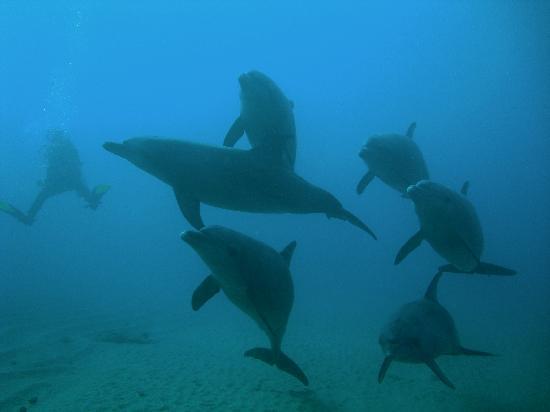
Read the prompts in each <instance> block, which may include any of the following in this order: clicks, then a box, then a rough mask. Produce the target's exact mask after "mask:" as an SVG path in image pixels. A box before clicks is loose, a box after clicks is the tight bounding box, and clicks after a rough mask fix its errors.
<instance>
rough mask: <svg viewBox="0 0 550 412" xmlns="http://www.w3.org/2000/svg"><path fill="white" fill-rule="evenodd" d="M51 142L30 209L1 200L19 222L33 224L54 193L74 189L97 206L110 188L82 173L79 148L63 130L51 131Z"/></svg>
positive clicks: (0, 207)
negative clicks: (92, 183) (94, 183)
mask: <svg viewBox="0 0 550 412" xmlns="http://www.w3.org/2000/svg"><path fill="white" fill-rule="evenodd" d="M48 138H49V142H48V145H47V146H46V151H45V154H46V162H47V171H46V178H45V179H44V181H42V182H40V186H41V190H40V192H39V193H38V195H37V196H36V198H35V200H34V202H33V203H32V205H31V207H30V208H29V210H28V211H27V213H23V212H22V211H20V210H19V209H17V208H16V207H15V206H13V205H11V204H10V203H8V202H3V201H0V210H1V211H3V212H5V213H7V214H9V215H11V216H13V217H14V218H16V219H17V220H19V221H20V222H22V223H24V224H27V225H31V224H32V223H33V222H34V220H35V217H36V215H37V214H38V212H39V211H40V209H41V208H42V206H43V205H44V202H45V201H46V200H47V199H49V198H50V197H52V196H56V195H59V194H61V193H65V192H71V191H74V192H76V194H77V195H78V196H79V197H81V198H83V199H84V200H85V201H86V203H87V204H88V205H87V206H88V207H89V208H90V209H92V210H95V209H97V208H98V206H99V205H100V203H101V198H102V197H103V195H105V193H107V191H108V190H109V189H110V186H109V185H97V186H96V187H94V188H93V189H92V190H90V189H89V188H88V186H87V185H86V182H85V180H84V177H83V175H82V163H81V162H80V157H79V155H78V151H77V150H76V147H75V146H74V145H73V143H72V142H71V141H70V139H69V137H68V136H67V133H66V132H65V131H64V130H57V129H53V130H50V131H48Z"/></svg>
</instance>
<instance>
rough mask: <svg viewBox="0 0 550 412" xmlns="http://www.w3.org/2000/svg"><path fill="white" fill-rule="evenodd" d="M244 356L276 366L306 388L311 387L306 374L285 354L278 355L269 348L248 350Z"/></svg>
mask: <svg viewBox="0 0 550 412" xmlns="http://www.w3.org/2000/svg"><path fill="white" fill-rule="evenodd" d="M244 356H247V357H250V358H254V359H258V360H261V361H262V362H265V363H267V364H268V365H271V366H273V365H275V366H277V368H279V369H280V370H282V371H283V372H286V373H288V374H289V375H292V376H294V377H295V378H296V379H298V380H299V381H300V382H302V383H303V384H304V385H305V386H308V385H309V380H308V378H307V376H306V374H305V373H304V372H303V371H302V369H300V367H299V366H298V365H297V364H296V362H294V361H293V360H292V359H290V358H289V357H288V356H286V355H285V354H284V353H283V352H279V354H278V355H276V354H275V352H274V351H273V350H271V349H268V348H253V349H250V350H247V351H246V352H245V354H244Z"/></svg>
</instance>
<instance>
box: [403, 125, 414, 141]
mask: <svg viewBox="0 0 550 412" xmlns="http://www.w3.org/2000/svg"><path fill="white" fill-rule="evenodd" d="M415 129H416V122H412V123H411V125H410V126H409V128H408V129H407V133H405V135H406V136H407V137H408V138H410V139H412V138H413V136H414V130H415Z"/></svg>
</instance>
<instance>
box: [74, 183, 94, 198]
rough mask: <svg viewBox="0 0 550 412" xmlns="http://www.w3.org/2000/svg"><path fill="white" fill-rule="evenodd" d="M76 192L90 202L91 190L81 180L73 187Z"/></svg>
mask: <svg viewBox="0 0 550 412" xmlns="http://www.w3.org/2000/svg"><path fill="white" fill-rule="evenodd" d="M75 192H76V194H77V195H78V196H79V197H81V198H82V199H84V200H85V201H86V202H88V203H90V202H91V200H92V192H90V189H88V186H86V184H84V183H83V182H81V183H80V184H79V185H78V186H77V187H76V189H75Z"/></svg>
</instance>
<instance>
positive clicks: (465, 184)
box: [460, 180, 470, 196]
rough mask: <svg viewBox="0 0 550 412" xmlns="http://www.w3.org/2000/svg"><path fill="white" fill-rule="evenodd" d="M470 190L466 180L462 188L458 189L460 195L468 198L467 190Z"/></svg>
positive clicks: (468, 182)
mask: <svg viewBox="0 0 550 412" xmlns="http://www.w3.org/2000/svg"><path fill="white" fill-rule="evenodd" d="M469 189H470V181H469V180H466V181H465V182H464V183H463V184H462V187H461V188H460V193H462V194H463V195H464V196H468V190H469Z"/></svg>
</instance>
